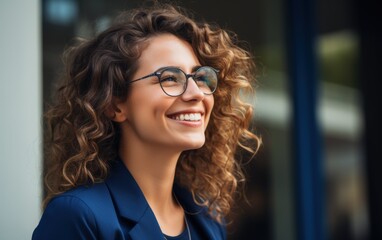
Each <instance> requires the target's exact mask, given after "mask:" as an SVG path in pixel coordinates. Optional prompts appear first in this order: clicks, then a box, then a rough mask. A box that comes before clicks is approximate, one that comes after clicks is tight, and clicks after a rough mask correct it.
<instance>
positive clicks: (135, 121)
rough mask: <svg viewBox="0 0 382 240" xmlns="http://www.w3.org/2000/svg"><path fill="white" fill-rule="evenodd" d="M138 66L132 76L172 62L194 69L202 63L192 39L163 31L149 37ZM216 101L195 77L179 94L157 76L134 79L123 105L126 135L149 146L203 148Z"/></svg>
mask: <svg viewBox="0 0 382 240" xmlns="http://www.w3.org/2000/svg"><path fill="white" fill-rule="evenodd" d="M138 66H139V67H138V69H137V71H136V73H135V74H134V76H133V77H132V79H138V78H141V77H143V76H146V75H148V74H151V73H153V72H155V71H157V70H158V69H161V68H163V67H168V66H172V67H177V68H179V69H181V70H183V71H184V72H185V73H192V72H193V70H195V68H197V67H198V66H200V63H199V61H198V59H197V57H196V55H195V53H194V51H193V49H192V47H191V45H190V44H189V43H187V42H185V41H183V40H181V39H179V38H177V37H176V36H174V35H171V34H161V35H158V36H155V37H152V38H150V39H149V42H148V45H147V47H146V48H145V49H144V50H143V52H142V55H141V57H140V58H139V60H138ZM213 105H214V98H213V95H205V94H204V93H203V92H202V91H201V90H200V89H199V87H198V86H197V85H196V83H195V81H193V80H192V78H190V79H189V80H188V85H187V89H186V91H185V92H184V93H183V94H182V95H181V96H178V97H171V96H168V95H166V94H165V93H164V92H163V90H162V89H161V87H160V84H159V83H158V78H157V77H156V76H152V77H148V78H146V79H143V80H140V81H137V82H134V83H132V85H131V91H130V93H129V95H128V97H127V99H126V101H125V102H124V103H123V105H122V108H123V109H122V111H125V112H126V120H125V121H124V122H122V123H121V124H120V127H121V132H122V138H125V139H126V141H127V142H130V143H133V144H132V145H135V146H141V147H142V146H143V147H145V148H146V149H150V147H152V148H160V149H171V150H175V151H180V152H181V151H184V150H190V149H197V148H200V147H201V146H203V144H204V142H205V136H204V131H205V129H206V127H207V124H208V121H209V118H210V115H211V111H212V108H213Z"/></svg>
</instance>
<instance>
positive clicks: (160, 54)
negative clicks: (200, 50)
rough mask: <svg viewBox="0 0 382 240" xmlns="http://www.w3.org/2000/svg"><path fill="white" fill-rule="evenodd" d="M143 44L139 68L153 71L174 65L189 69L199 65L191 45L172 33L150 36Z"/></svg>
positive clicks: (185, 69)
mask: <svg viewBox="0 0 382 240" xmlns="http://www.w3.org/2000/svg"><path fill="white" fill-rule="evenodd" d="M145 45H146V46H145V48H144V49H143V51H142V53H141V56H140V58H139V59H138V64H139V69H142V68H144V69H145V70H151V71H155V70H157V69H159V68H163V67H167V66H175V67H179V68H180V69H182V70H184V71H190V70H192V69H193V68H194V67H195V66H199V65H200V63H199V60H198V58H197V56H196V54H195V52H194V50H193V48H192V47H191V45H190V44H189V43H188V42H186V41H184V40H182V39H180V38H178V37H176V36H174V35H172V34H161V35H157V36H154V37H151V38H150V39H149V40H148V41H147V43H146V44H145Z"/></svg>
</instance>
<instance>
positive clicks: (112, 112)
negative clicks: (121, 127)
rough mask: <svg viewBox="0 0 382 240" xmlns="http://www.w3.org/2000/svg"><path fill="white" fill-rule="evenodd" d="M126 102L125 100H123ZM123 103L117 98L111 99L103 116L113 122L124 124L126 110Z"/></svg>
mask: <svg viewBox="0 0 382 240" xmlns="http://www.w3.org/2000/svg"><path fill="white" fill-rule="evenodd" d="M125 101H126V100H125ZM125 101H122V100H121V99H119V98H116V97H113V100H112V101H111V104H110V105H109V107H108V108H107V109H106V111H105V114H106V116H107V117H108V118H110V119H111V120H112V121H114V122H118V123H121V122H124V121H126V119H127V108H126V104H124V103H125Z"/></svg>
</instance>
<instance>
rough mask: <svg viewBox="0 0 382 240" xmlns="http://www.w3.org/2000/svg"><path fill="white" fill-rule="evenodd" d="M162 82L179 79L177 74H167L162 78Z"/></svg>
mask: <svg viewBox="0 0 382 240" xmlns="http://www.w3.org/2000/svg"><path fill="white" fill-rule="evenodd" d="M160 81H161V82H176V81H177V79H176V77H175V76H165V77H162V78H161V79H160Z"/></svg>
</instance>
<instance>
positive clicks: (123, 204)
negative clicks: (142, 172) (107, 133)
mask: <svg viewBox="0 0 382 240" xmlns="http://www.w3.org/2000/svg"><path fill="white" fill-rule="evenodd" d="M105 182H106V185H107V186H108V188H109V191H110V195H111V197H112V199H113V202H114V204H115V208H116V212H117V214H118V215H119V216H121V217H123V218H126V219H128V220H129V221H132V222H134V223H135V224H134V226H133V227H132V228H131V229H129V232H128V234H129V235H130V237H131V239H133V240H138V239H139V240H141V239H142V240H145V239H162V238H163V234H162V232H161V230H160V227H159V225H158V222H157V220H156V218H155V215H154V213H153V212H152V210H151V208H150V206H149V204H148V203H147V201H146V199H145V197H144V195H143V193H142V191H141V189H140V188H139V186H138V184H137V183H136V181H135V180H134V178H133V176H132V175H131V174H130V172H129V171H128V170H127V168H126V167H125V165H124V164H123V162H122V161H121V160H118V161H116V162H113V165H112V167H111V170H110V175H109V177H108V178H107V179H106V181H105Z"/></svg>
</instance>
